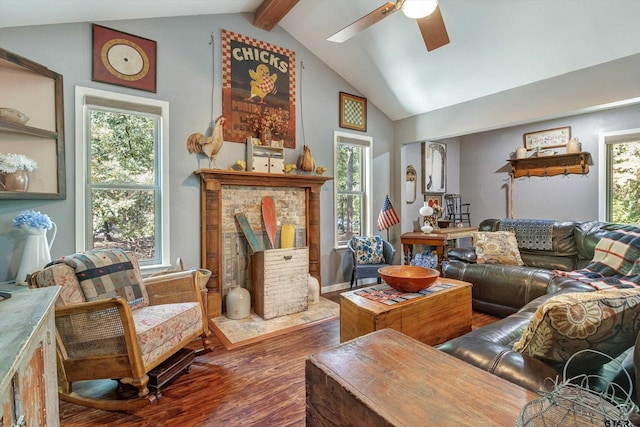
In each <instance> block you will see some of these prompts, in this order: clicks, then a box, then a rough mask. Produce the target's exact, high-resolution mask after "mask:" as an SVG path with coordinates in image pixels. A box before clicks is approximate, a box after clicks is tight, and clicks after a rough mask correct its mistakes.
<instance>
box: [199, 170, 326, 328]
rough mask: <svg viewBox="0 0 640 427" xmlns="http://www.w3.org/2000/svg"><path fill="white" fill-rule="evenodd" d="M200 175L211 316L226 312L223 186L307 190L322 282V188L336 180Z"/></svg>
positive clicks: (314, 257) (312, 269) (311, 241)
mask: <svg viewBox="0 0 640 427" xmlns="http://www.w3.org/2000/svg"><path fill="white" fill-rule="evenodd" d="M194 174H196V175H199V176H200V262H201V266H202V267H203V268H206V269H208V270H209V271H211V277H210V278H209V281H208V282H207V288H208V289H209V292H208V294H207V303H208V304H207V305H208V309H207V314H208V317H209V318H214V317H218V316H220V315H221V314H222V284H221V280H220V279H221V272H222V229H221V215H222V187H223V186H257V187H298V188H303V189H304V190H305V199H306V203H305V204H306V209H307V212H306V224H305V228H306V236H307V237H306V239H307V241H306V246H308V247H309V274H311V275H312V276H314V277H315V278H316V279H318V281H319V282H320V283H322V280H321V279H320V189H321V187H322V185H323V184H324V183H325V182H326V181H328V180H331V179H333V177H330V176H319V175H293V174H292V175H285V174H276V173H260V172H246V171H228V170H222V169H201V170H197V171H195V172H194Z"/></svg>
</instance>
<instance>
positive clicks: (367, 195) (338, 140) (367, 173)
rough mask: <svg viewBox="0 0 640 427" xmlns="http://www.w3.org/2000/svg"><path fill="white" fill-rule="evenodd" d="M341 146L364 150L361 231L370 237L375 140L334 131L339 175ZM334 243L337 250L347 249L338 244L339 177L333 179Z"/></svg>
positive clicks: (336, 168) (335, 164)
mask: <svg viewBox="0 0 640 427" xmlns="http://www.w3.org/2000/svg"><path fill="white" fill-rule="evenodd" d="M339 144H351V145H357V146H360V147H362V148H363V149H364V155H363V160H364V163H365V164H364V167H363V168H362V172H363V174H364V176H363V177H362V182H363V185H364V187H365V188H364V189H363V194H364V196H363V201H362V202H363V203H362V205H363V206H362V207H363V212H362V220H363V223H362V224H361V226H360V230H361V232H362V233H363V235H366V236H370V235H371V233H372V224H373V217H372V212H373V211H372V203H373V197H372V195H371V191H372V188H373V186H372V176H371V165H372V164H373V154H372V151H373V138H372V137H370V136H365V135H359V134H355V133H351V132H342V131H338V130H336V131H333V170H334V171H335V173H336V175H337V171H338V156H336V152H337V150H338V145H339ZM333 241H334V247H335V248H336V249H346V247H347V246H346V244H338V179H337V176H336V177H334V179H333Z"/></svg>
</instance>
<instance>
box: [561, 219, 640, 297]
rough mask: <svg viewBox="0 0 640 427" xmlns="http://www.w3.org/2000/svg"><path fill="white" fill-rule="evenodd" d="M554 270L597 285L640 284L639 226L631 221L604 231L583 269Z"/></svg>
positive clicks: (605, 287) (598, 287)
mask: <svg viewBox="0 0 640 427" xmlns="http://www.w3.org/2000/svg"><path fill="white" fill-rule="evenodd" d="M553 273H554V274H555V275H558V276H566V277H570V278H572V279H574V280H577V281H579V282H583V283H587V284H589V285H591V286H593V287H594V288H596V289H607V288H612V287H615V288H633V287H640V227H636V226H633V225H629V226H625V227H623V228H620V229H619V230H615V231H610V232H608V233H607V234H605V235H604V236H603V237H602V239H600V241H599V242H598V244H597V246H596V248H595V255H594V257H593V260H592V261H591V262H590V263H589V264H588V265H587V266H586V267H585V268H584V269H581V270H574V271H560V270H554V272H553Z"/></svg>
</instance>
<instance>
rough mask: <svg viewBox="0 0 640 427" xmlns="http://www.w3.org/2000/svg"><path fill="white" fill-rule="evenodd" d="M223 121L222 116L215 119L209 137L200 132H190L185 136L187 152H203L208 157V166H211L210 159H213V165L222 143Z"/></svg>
mask: <svg viewBox="0 0 640 427" xmlns="http://www.w3.org/2000/svg"><path fill="white" fill-rule="evenodd" d="M224 121H225V118H224V116H220V117H218V118H217V119H216V121H215V124H214V126H213V131H212V132H211V136H210V137H205V136H204V135H203V134H201V133H192V134H191V135H189V138H187V150H189V153H202V154H205V155H206V156H207V157H208V158H209V168H211V161H213V164H214V165H215V164H216V157H217V156H218V152H219V151H220V149H221V148H222V144H223V143H224V136H223V127H224Z"/></svg>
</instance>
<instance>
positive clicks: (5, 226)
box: [0, 14, 394, 285]
mask: <svg viewBox="0 0 640 427" xmlns="http://www.w3.org/2000/svg"><path fill="white" fill-rule="evenodd" d="M252 21H253V15H252V14H232V15H211V16H194V17H179V18H163V19H146V20H130V21H110V22H97V23H98V24H101V25H104V26H106V27H109V28H114V29H117V30H120V31H124V32H128V33H131V34H135V35H138V36H141V37H145V38H149V39H151V40H155V41H156V42H157V47H158V72H157V87H158V91H157V93H155V94H154V93H150V92H144V91H138V90H133V89H128V88H123V87H120V86H114V85H108V84H104V83H98V82H93V81H91V52H92V47H91V23H80V24H63V25H48V26H33V27H18V28H5V29H0V46H2V47H3V48H5V49H7V50H9V51H12V52H14V53H16V54H18V55H21V56H24V57H26V58H29V59H31V60H33V61H35V62H38V63H40V64H42V65H45V66H46V67H48V68H50V69H52V70H54V71H56V72H58V73H60V74H62V75H63V76H64V100H65V102H64V108H65V133H66V137H65V149H66V172H67V199H66V200H63V201H38V200H36V201H25V200H1V201H0V281H4V280H10V279H13V278H14V276H15V274H16V272H17V269H18V265H19V263H20V256H21V253H22V244H23V240H24V236H23V234H22V232H21V231H18V230H16V229H14V228H13V226H12V224H11V219H12V218H13V217H14V216H15V215H16V214H17V213H19V212H20V211H22V210H23V209H36V210H40V211H42V212H45V213H47V214H48V215H49V216H50V217H51V219H52V220H53V221H54V222H56V223H57V225H58V237H57V238H56V240H55V242H54V244H53V247H52V251H51V252H52V254H51V255H52V257H53V258H56V257H59V256H61V255H65V254H68V253H72V252H74V251H75V250H76V248H75V243H74V242H75V227H74V203H75V200H74V195H75V184H74V179H75V166H74V158H75V157H74V156H75V149H74V146H75V123H74V114H75V106H74V88H75V86H76V85H78V86H85V87H90V88H96V89H102V90H108V91H112V92H119V93H125V94H130V95H135V96H142V97H148V98H154V99H159V100H163V101H168V102H169V103H170V123H169V126H170V129H169V130H170V153H169V156H170V183H171V184H170V197H171V254H170V259H171V260H175V258H177V257H181V258H183V260H184V263H185V266H186V267H192V266H196V265H199V260H200V228H199V221H200V218H199V216H200V215H199V204H200V199H199V188H200V187H199V181H198V180H197V179H196V177H194V175H193V174H192V172H193V171H194V170H196V169H198V168H200V167H203V168H205V167H208V166H207V162H206V160H204V159H202V160H200V162H198V160H197V157H196V156H195V155H193V154H189V153H188V151H187V149H186V139H187V137H188V136H189V135H190V134H191V133H194V132H201V133H204V132H205V131H206V129H207V126H208V124H209V121H210V119H211V117H212V115H213V117H216V116H218V115H220V114H221V113H222V91H221V85H222V70H221V55H222V53H221V45H220V32H221V30H222V29H227V30H231V31H235V32H238V33H240V34H244V35H247V36H250V37H254V38H256V39H259V40H264V41H267V42H269V43H272V44H275V45H277V46H281V47H284V48H287V49H290V50H292V51H294V52H295V54H296V62H297V64H296V66H297V103H296V104H297V148H296V149H295V150H287V153H286V161H287V162H295V161H296V159H297V157H298V155H299V154H300V153H301V152H302V146H303V144H305V143H306V144H307V145H309V146H310V147H311V150H312V152H313V154H314V156H315V160H316V164H317V165H323V166H326V167H327V168H328V172H327V174H328V175H333V154H332V153H333V152H332V147H333V130H335V129H339V127H338V107H339V105H338V92H340V91H344V92H348V93H353V94H357V95H360V94H359V93H357V92H356V91H355V90H354V88H353V87H351V86H350V85H349V84H347V83H346V82H345V81H344V80H343V79H342V78H341V77H339V76H338V75H337V74H336V73H335V72H333V71H332V70H331V69H329V68H328V67H327V66H326V65H325V64H324V63H322V62H321V61H320V60H319V59H318V58H316V57H315V56H313V55H312V54H311V53H310V52H309V51H308V50H307V49H305V48H304V47H303V46H302V45H300V44H299V43H298V42H297V41H295V40H294V39H293V38H292V37H290V36H289V35H288V34H287V33H286V32H284V31H283V30H282V29H281V28H280V27H276V28H275V29H274V30H273V31H272V32H266V31H263V30H260V29H258V28H255V27H254V26H253V25H252ZM212 34H213V36H214V44H213V47H212V46H211V45H209V41H210V38H211V35H212ZM212 48H213V57H212ZM301 62H304V69H302V67H301ZM212 80H213V81H212ZM212 85H213V88H214V89H213V90H214V94H215V98H214V99H215V101H214V107H213V110H214V111H213V114H212V111H211V92H212ZM367 113H368V114H367V116H368V117H367V118H368V126H367V132H366V134H367V135H370V136H372V137H373V139H374V149H373V155H374V170H375V174H376V177H375V180H374V194H375V196H374V200H373V206H374V207H378V208H379V207H380V206H381V205H382V202H383V200H384V196H385V194H386V193H387V192H389V182H390V173H391V172H392V162H393V161H394V158H393V152H392V150H391V148H390V147H391V146H392V142H393V141H392V140H393V124H392V122H391V121H390V120H389V118H388V117H387V116H386V115H384V114H382V113H381V112H380V111H379V110H378V109H377V108H376V107H375V106H374V105H372V104H371V103H369V105H368V111H367ZM302 117H304V126H305V128H304V132H303V129H302V120H301V118H302ZM244 158H245V146H244V144H240V143H233V142H227V143H225V145H224V147H223V148H222V150H221V151H220V153H219V155H218V161H217V163H218V166H219V167H221V168H226V167H227V166H228V165H230V164H232V163H234V162H235V161H236V160H237V159H244ZM321 207H322V214H321V230H322V242H321V252H322V259H321V262H322V279H323V283H322V284H323V285H327V284H333V283H341V282H344V281H345V279H344V272H345V270H346V267H345V266H344V258H345V257H344V255H345V254H344V253H343V252H336V251H335V250H334V249H333V236H332V233H333V215H332V212H333V184H332V182H328V183H327V184H325V185H324V186H323V188H322V194H321ZM376 215H377V212H376V213H374V220H375V216H376Z"/></svg>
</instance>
